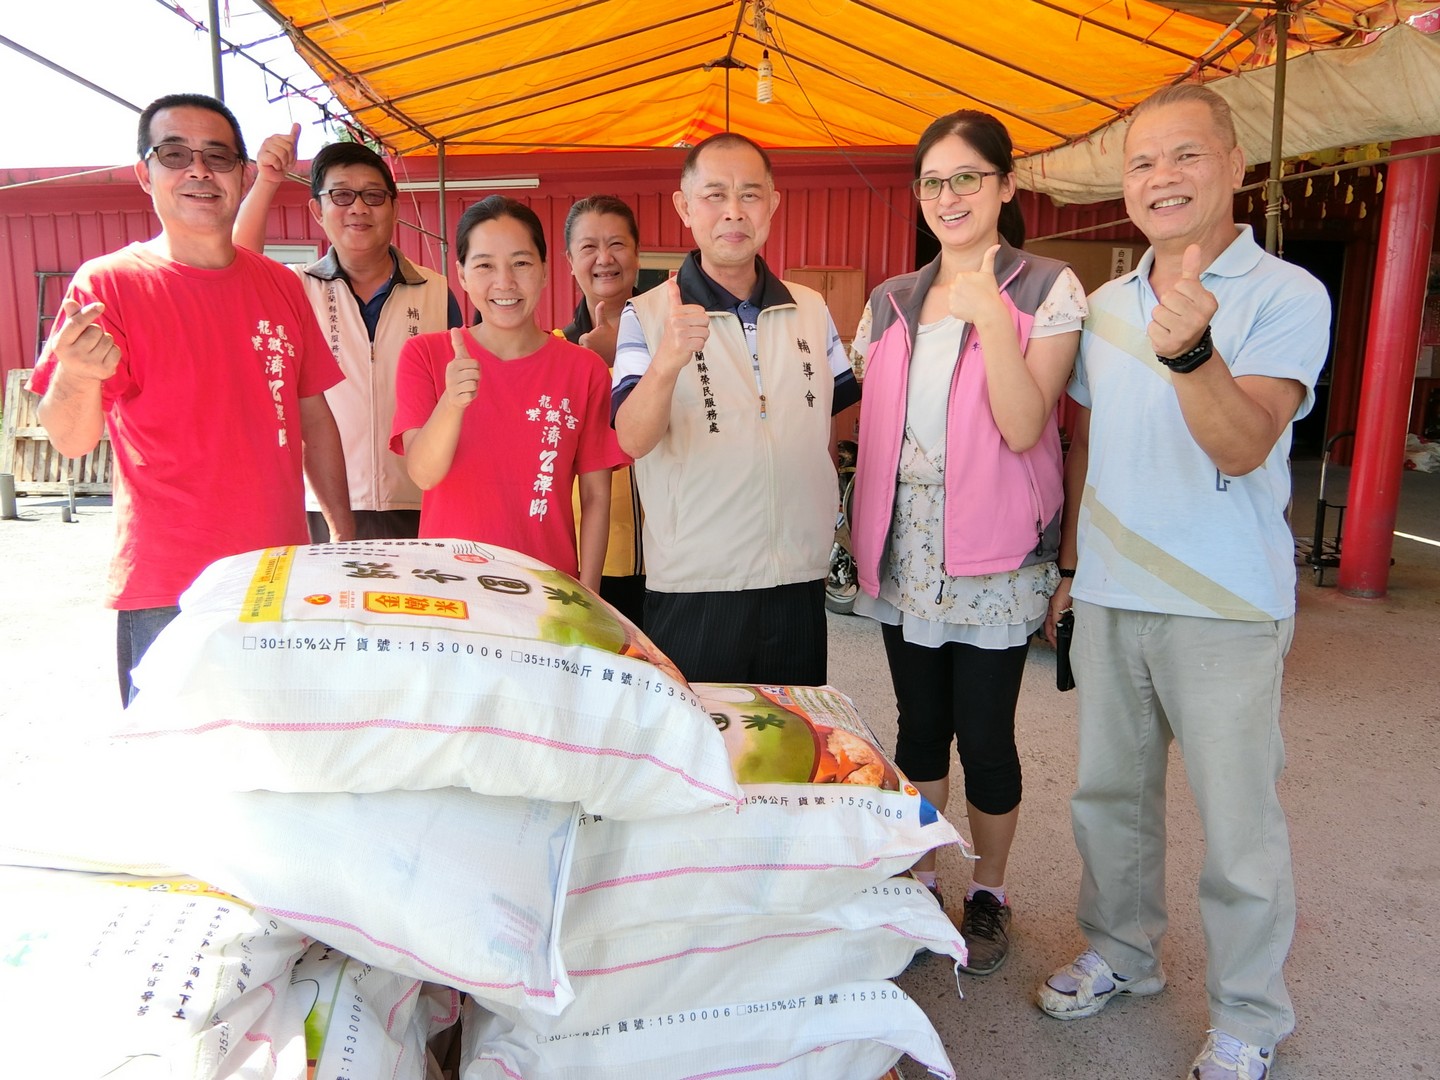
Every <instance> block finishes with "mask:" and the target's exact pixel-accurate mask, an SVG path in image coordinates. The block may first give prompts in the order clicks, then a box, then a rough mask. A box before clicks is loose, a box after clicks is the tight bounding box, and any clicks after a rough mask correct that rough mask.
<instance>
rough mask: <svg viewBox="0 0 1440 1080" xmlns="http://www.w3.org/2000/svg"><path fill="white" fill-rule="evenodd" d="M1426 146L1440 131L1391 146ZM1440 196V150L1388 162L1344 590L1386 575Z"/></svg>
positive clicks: (1361, 589) (1378, 592)
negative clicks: (1436, 210) (1439, 198)
mask: <svg viewBox="0 0 1440 1080" xmlns="http://www.w3.org/2000/svg"><path fill="white" fill-rule="evenodd" d="M1431 147H1440V136H1429V137H1427V138H1424V139H1406V140H1404V141H1402V142H1396V143H1394V144H1393V145H1392V146H1391V151H1392V152H1393V153H1397V154H1403V153H1408V152H1411V151H1415V150H1425V149H1429V148H1431ZM1437 196H1440V155H1434V154H1431V155H1428V156H1426V157H1417V158H1408V159H1406V160H1405V161H1395V162H1391V164H1390V166H1389V173H1388V175H1387V176H1386V179H1385V206H1384V210H1383V211H1382V213H1381V218H1380V257H1379V258H1378V259H1377V261H1376V267H1375V291H1374V298H1373V301H1372V303H1371V306H1370V329H1369V332H1368V334H1367V335H1366V340H1365V363H1364V374H1363V376H1362V381H1361V385H1360V413H1359V416H1358V418H1357V420H1356V425H1355V458H1354V465H1353V466H1352V468H1351V470H1350V494H1349V497H1348V499H1347V505H1348V507H1349V509H1348V510H1347V511H1346V514H1345V536H1344V544H1343V545H1342V547H1341V551H1340V579H1339V584H1340V591H1341V592H1343V593H1345V594H1346V595H1348V596H1362V597H1381V596H1384V595H1385V589H1386V585H1387V583H1388V581H1389V577H1390V552H1391V549H1392V547H1393V546H1394V540H1395V537H1394V531H1395V513H1396V508H1397V507H1398V505H1399V502H1400V476H1401V473H1402V472H1403V471H1404V458H1405V454H1404V447H1405V431H1406V428H1407V426H1408V424H1409V419H1410V395H1411V393H1412V392H1413V391H1414V389H1415V357H1416V354H1417V352H1418V350H1419V347H1420V314H1421V308H1422V305H1423V303H1424V299H1425V283H1426V278H1427V277H1428V275H1429V272H1430V251H1431V249H1432V247H1433V246H1434V231H1435V204H1436V198H1437Z"/></svg>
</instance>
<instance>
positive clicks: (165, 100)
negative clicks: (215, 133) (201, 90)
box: [135, 94, 250, 161]
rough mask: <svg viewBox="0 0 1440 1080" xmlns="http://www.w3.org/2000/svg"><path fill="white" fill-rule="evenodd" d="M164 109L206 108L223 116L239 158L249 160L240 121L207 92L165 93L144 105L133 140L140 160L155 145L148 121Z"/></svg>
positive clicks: (221, 102) (222, 103)
mask: <svg viewBox="0 0 1440 1080" xmlns="http://www.w3.org/2000/svg"><path fill="white" fill-rule="evenodd" d="M164 109H208V110H209V111H210V112H213V113H216V114H218V115H220V116H223V117H224V118H225V122H226V123H227V124H229V125H230V131H231V132H232V133H233V134H234V136H235V149H236V151H237V152H238V153H239V154H240V160H241V161H249V160H250V159H249V158H248V157H247V156H246V154H245V136H244V135H241V134H240V121H238V120H236V119H235V114H234V113H232V112H231V111H230V110H229V109H228V108H226V106H225V103H224V102H223V101H220V100H219V99H217V98H213V97H210V96H209V95H208V94H166V95H165V96H164V97H158V98H156V99H155V100H154V101H152V102H151V103H150V104H149V105H146V106H145V111H144V112H142V113H141V114H140V125H139V131H138V132H137V138H136V140H135V154H136V156H138V157H139V158H141V159H142V160H143V159H144V157H145V155H146V154H147V153H149V151H150V148H151V147H152V146H154V145H155V143H154V142H153V141H152V139H151V135H150V121H152V120H154V119H155V114H156V113H158V112H161V111H162V110H164Z"/></svg>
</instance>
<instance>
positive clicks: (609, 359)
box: [579, 300, 620, 366]
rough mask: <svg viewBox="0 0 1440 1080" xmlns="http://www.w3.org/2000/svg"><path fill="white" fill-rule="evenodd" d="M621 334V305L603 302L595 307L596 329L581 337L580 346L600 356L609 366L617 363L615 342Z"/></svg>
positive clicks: (607, 301) (608, 301)
mask: <svg viewBox="0 0 1440 1080" xmlns="http://www.w3.org/2000/svg"><path fill="white" fill-rule="evenodd" d="M619 333H620V305H619V304H617V303H614V302H613V301H610V300H601V301H600V302H599V303H597V304H596V305H595V329H593V330H591V331H590V332H589V333H588V334H581V335H580V342H579V344H580V345H581V346H582V347H584V348H586V349H591V350H593V351H595V352H597V353H599V354H600V359H602V360H604V361H605V363H606V364H607V365H612V366H613V365H614V363H615V340H616V338H617V337H618V336H619Z"/></svg>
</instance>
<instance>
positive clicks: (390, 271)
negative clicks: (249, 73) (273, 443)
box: [235, 124, 462, 544]
mask: <svg viewBox="0 0 1440 1080" xmlns="http://www.w3.org/2000/svg"><path fill="white" fill-rule="evenodd" d="M299 132H300V127H299V125H298V124H297V125H295V127H294V128H292V129H291V131H290V133H289V134H288V135H272V136H270V138H268V139H266V140H265V142H264V143H263V144H261V147H260V152H259V154H257V155H256V167H257V168H256V177H255V184H254V186H253V187H252V188H251V189H250V194H249V195H248V196H247V197H246V199H245V202H244V204H243V205H242V206H241V208H240V215H239V217H238V218H237V219H236V222H235V242H236V243H237V244H240V245H241V246H243V247H248V248H250V249H251V250H253V251H263V250H264V246H265V218H266V216H267V214H268V213H269V210H270V204H271V202H272V201H273V200H274V198H275V193H276V191H278V190H279V187H280V185H281V183H283V182H284V180H285V175H286V173H287V172H288V171H289V170H290V168H291V166H292V165H293V163H294V160H295V141H296V138H297V136H298V135H299ZM398 195H399V192H398V190H397V189H396V187H395V178H394V177H393V176H392V175H391V173H390V169H389V167H388V166H387V165H386V164H385V160H384V159H383V158H382V157H380V155H379V154H377V153H375V152H374V151H373V150H371V149H370V148H369V147H367V146H364V145H362V144H360V143H353V142H337V143H331V144H330V145H329V146H327V147H325V148H324V149H322V150H321V151H320V152H319V153H318V154H316V155H315V160H314V161H313V162H311V164H310V196H311V198H310V213H311V214H313V215H314V217H315V220H316V221H317V222H319V223H320V227H321V228H323V229H324V230H325V236H326V239H328V240H329V241H330V250H329V252H327V253H326V255H325V257H324V258H323V259H321V260H320V261H319V262H315V263H311V264H310V265H309V266H306V267H304V268H300V267H297V268H296V270H297V272H298V273H299V275H300V281H301V283H302V284H303V285H304V286H305V294H306V295H307V296H308V297H309V298H310V303H311V306H313V307H314V309H315V317H316V318H317V319H318V320H319V322H320V329H321V330H322V331H323V332H324V334H325V338H326V340H327V341H328V342H329V343H330V351H331V352H332V353H334V355H335V359H336V360H337V361H338V362H339V364H340V369H341V371H343V372H344V374H345V381H344V382H342V383H340V384H339V385H337V386H333V387H331V388H330V389H329V390H328V391H326V394H325V396H326V399H327V400H328V401H329V403H330V409H331V411H332V412H333V413H334V414H335V421H336V423H338V424H339V425H340V438H341V441H342V442H343V443H344V444H345V465H346V469H347V475H348V476H349V478H350V507H351V510H352V511H353V513H354V516H355V535H356V539H360V540H372V539H385V538H391V537H398V538H408V537H414V536H416V535H417V534H418V531H419V527H420V491H419V489H418V488H417V487H416V486H415V483H414V481H412V480H411V479H410V477H409V475H408V474H407V473H406V471H405V465H404V462H402V461H401V460H400V458H398V457H397V456H396V455H395V454H393V453H392V452H391V451H390V448H389V446H388V445H387V442H388V440H389V437H390V421H391V418H392V417H393V416H394V414H395V364H396V361H397V359H398V358H399V356H400V347H401V346H402V345H404V344H405V342H406V341H407V340H409V339H410V338H412V337H414V336H415V335H416V334H424V333H429V332H431V331H434V330H444V329H446V328H447V327H455V326H460V325H461V324H462V320H461V315H460V305H459V304H457V303H456V302H455V298H454V296H453V295H452V294H451V292H450V289H449V287H448V286H447V285H446V283H445V277H444V275H442V274H438V273H436V272H435V271H433V270H430V269H427V268H426V267H423V266H416V265H415V264H414V263H412V262H411V261H410V260H409V259H407V258H406V257H405V256H404V255H402V254H401V253H400V250H399V248H397V247H395V245H394V243H393V239H394V234H395V201H396V199H397V198H398ZM318 509H319V504H318V503H316V502H315V496H314V493H313V492H311V491H310V490H309V489H308V488H307V490H306V510H307V519H308V521H309V526H310V539H311V541H312V542H313V543H317V544H322V543H325V542H327V541H328V540H329V539H330V532H329V530H328V529H327V528H326V526H325V518H324V517H323V516H322V515H321V514H319V513H318V512H317V511H318Z"/></svg>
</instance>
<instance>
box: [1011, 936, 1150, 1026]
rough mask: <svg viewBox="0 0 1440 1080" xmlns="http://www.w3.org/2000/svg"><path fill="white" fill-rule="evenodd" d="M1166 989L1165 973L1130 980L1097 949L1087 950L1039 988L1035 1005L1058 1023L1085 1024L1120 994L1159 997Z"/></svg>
mask: <svg viewBox="0 0 1440 1080" xmlns="http://www.w3.org/2000/svg"><path fill="white" fill-rule="evenodd" d="M1163 989H1165V972H1163V971H1157V972H1156V973H1155V974H1154V975H1150V976H1147V977H1146V978H1143V979H1127V978H1125V977H1124V976H1123V975H1116V974H1115V972H1114V971H1112V970H1110V965H1109V964H1107V963H1106V962H1105V960H1104V958H1102V957H1101V955H1100V954H1099V953H1097V952H1096V951H1095V950H1094V949H1086V950H1085V951H1084V952H1083V953H1081V954H1080V955H1079V956H1077V957H1076V958H1075V960H1074V961H1073V962H1072V963H1070V964H1068V965H1066V966H1065V967H1063V968H1061V969H1060V970H1058V971H1056V972H1055V973H1054V974H1053V975H1051V976H1050V978H1048V979H1046V980H1045V981H1044V982H1043V983H1041V984H1040V989H1039V990H1038V991H1037V992H1036V994H1035V1003H1036V1004H1037V1005H1039V1006H1040V1008H1041V1010H1042V1011H1043V1012H1044V1013H1045V1014H1046V1015H1047V1016H1053V1017H1054V1018H1055V1019H1056V1020H1082V1019H1084V1018H1085V1017H1087V1016H1094V1015H1095V1014H1096V1013H1098V1012H1099V1011H1100V1010H1101V1009H1103V1008H1104V1007H1105V1006H1106V1005H1108V1004H1110V1002H1111V1001H1112V1000H1113V999H1114V998H1117V997H1119V996H1120V995H1121V994H1134V995H1135V996H1136V997H1143V996H1145V995H1146V994H1158V993H1159V992H1160V991H1161V990H1163Z"/></svg>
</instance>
